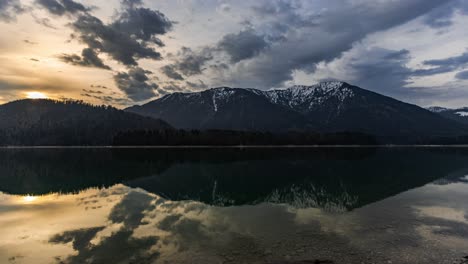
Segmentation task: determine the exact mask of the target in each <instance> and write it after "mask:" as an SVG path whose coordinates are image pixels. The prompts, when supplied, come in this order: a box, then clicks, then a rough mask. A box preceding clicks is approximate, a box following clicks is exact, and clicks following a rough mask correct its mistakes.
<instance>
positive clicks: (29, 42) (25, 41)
mask: <svg viewBox="0 0 468 264" xmlns="http://www.w3.org/2000/svg"><path fill="white" fill-rule="evenodd" d="M23 42H24V43H26V44H29V45H37V44H38V43H37V42H34V41H31V40H28V39H25V40H23Z"/></svg>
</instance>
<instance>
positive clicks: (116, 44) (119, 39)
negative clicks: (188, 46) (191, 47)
mask: <svg viewBox="0 0 468 264" xmlns="http://www.w3.org/2000/svg"><path fill="white" fill-rule="evenodd" d="M139 4H141V2H140V1H123V2H122V5H123V9H122V10H121V11H120V12H119V13H118V15H117V16H116V18H115V19H114V21H112V22H111V23H109V24H105V23H104V22H102V21H101V20H100V19H99V18H97V17H95V16H92V15H90V14H83V15H80V16H79V17H78V18H77V20H76V21H75V22H73V23H72V28H73V29H74V30H75V32H76V33H77V34H78V39H79V40H80V41H81V42H82V43H84V44H86V45H87V46H88V48H89V49H92V50H94V52H96V53H98V52H103V53H106V54H108V55H109V56H110V57H112V58H113V59H114V60H116V61H118V62H120V63H122V64H124V65H126V66H136V65H138V63H137V60H138V59H152V60H160V59H161V54H160V53H159V52H157V51H156V50H155V49H154V48H153V47H152V46H151V44H156V45H157V46H163V43H162V41H161V40H160V39H159V38H158V37H157V35H163V34H166V33H167V32H168V31H170V30H171V29H172V22H171V21H169V19H168V18H167V17H166V16H165V15H164V14H163V13H161V12H159V11H155V10H151V9H148V8H140V7H137V6H138V5H139Z"/></svg>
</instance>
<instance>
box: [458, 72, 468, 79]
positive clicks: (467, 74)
mask: <svg viewBox="0 0 468 264" xmlns="http://www.w3.org/2000/svg"><path fill="white" fill-rule="evenodd" d="M455 78H457V79H459V80H468V71H461V72H459V73H457V74H456V75H455Z"/></svg>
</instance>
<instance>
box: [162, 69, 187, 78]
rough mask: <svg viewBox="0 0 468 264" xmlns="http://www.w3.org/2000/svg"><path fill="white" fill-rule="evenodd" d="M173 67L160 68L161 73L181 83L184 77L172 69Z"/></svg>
mask: <svg viewBox="0 0 468 264" xmlns="http://www.w3.org/2000/svg"><path fill="white" fill-rule="evenodd" d="M174 67H175V66H174V65H166V66H164V67H162V68H161V71H162V72H163V73H164V74H165V75H166V76H167V77H169V78H171V79H174V80H179V81H182V80H184V77H183V76H182V75H181V74H180V73H178V72H177V71H176V70H175V69H174Z"/></svg>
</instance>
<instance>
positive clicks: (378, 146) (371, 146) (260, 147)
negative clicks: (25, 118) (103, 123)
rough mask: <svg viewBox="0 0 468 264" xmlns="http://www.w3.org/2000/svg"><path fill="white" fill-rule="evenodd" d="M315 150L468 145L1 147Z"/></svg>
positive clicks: (50, 147)
mask: <svg viewBox="0 0 468 264" xmlns="http://www.w3.org/2000/svg"><path fill="white" fill-rule="evenodd" d="M295 148H297V149H307V148H310V149H315V148H468V145H395V144H391V145H243V146H241V145H238V146H209V145H206V146H191V145H187V146H0V149H295Z"/></svg>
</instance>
